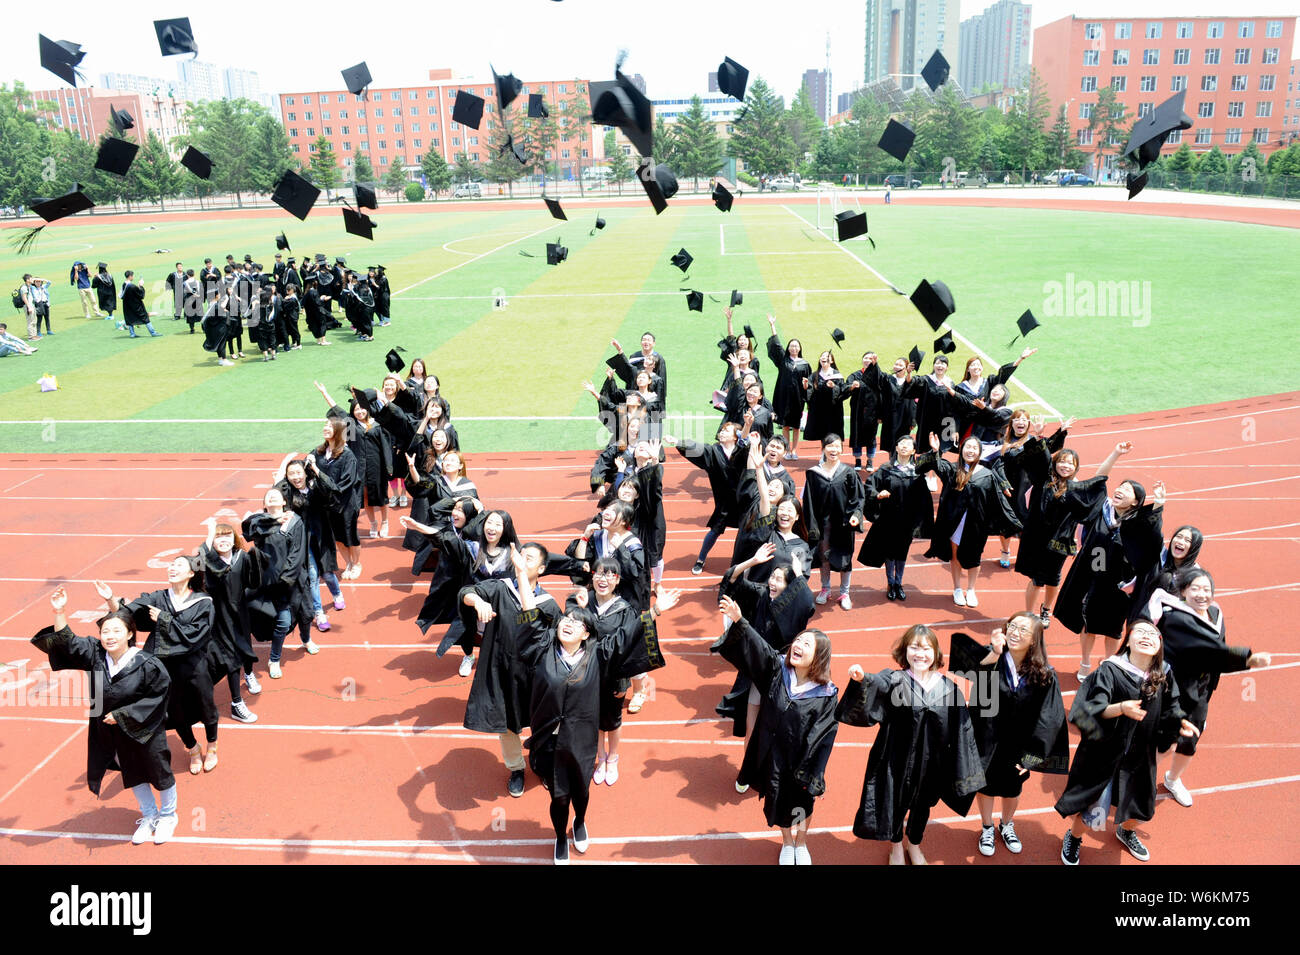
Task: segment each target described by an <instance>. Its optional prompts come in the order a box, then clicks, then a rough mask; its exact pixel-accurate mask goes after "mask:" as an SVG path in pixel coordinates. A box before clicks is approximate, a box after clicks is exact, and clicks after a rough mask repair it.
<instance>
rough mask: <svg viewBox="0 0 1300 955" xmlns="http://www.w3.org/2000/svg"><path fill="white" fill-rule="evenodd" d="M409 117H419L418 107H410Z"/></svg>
mask: <svg viewBox="0 0 1300 955" xmlns="http://www.w3.org/2000/svg"><path fill="white" fill-rule="evenodd" d="M411 115H412V116H419V115H420V107H418V106H412V107H411Z"/></svg>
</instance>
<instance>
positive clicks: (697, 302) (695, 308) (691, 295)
mask: <svg viewBox="0 0 1300 955" xmlns="http://www.w3.org/2000/svg"><path fill="white" fill-rule="evenodd" d="M686 307H687V308H689V309H690V310H691V311H692V312H702V311H704V294H703V293H702V292H697V291H695V290H694V289H692V290H691V291H689V292H687V293H686Z"/></svg>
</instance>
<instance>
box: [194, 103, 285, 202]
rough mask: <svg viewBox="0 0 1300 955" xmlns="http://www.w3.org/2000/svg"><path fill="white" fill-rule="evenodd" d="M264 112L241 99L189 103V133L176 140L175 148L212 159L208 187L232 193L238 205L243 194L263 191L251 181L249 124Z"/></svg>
mask: <svg viewBox="0 0 1300 955" xmlns="http://www.w3.org/2000/svg"><path fill="white" fill-rule="evenodd" d="M264 111H265V110H264V108H263V107H262V105H261V104H260V103H252V102H250V101H248V100H245V99H238V100H225V99H218V100H206V101H204V102H201V103H191V104H190V105H189V109H188V111H187V113H186V118H187V121H188V123H189V127H190V131H189V134H188V135H186V136H179V137H177V139H176V142H177V144H178V145H182V146H193V147H195V148H196V149H199V150H201V151H202V152H204V153H207V155H208V157H209V158H210V159H211V160H212V179H211V183H212V185H213V186H214V187H215V188H217V189H219V190H221V191H223V192H233V193H234V194H235V202H236V203H237V204H238V205H240V206H242V205H243V204H244V201H243V193H245V192H250V191H252V192H257V191H265V190H264V189H259V186H258V184H257V183H254V182H253V178H254V176H253V169H254V166H255V164H256V160H257V155H256V152H255V150H254V149H253V147H252V142H253V136H252V127H253V122H254V119H255V118H256V116H257V115H259V114H260V112H264Z"/></svg>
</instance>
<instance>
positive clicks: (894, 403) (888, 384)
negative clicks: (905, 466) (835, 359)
mask: <svg viewBox="0 0 1300 955" xmlns="http://www.w3.org/2000/svg"><path fill="white" fill-rule="evenodd" d="M867 377H868V379H869V380H870V381H871V382H872V383H873V384H874V386H875V391H876V400H877V404H876V413H877V415H878V416H879V418H880V450H881V451H884V452H885V453H886V454H891V455H892V454H893V453H894V445H896V444H897V443H898V439H899V438H901V437H903V436H904V435H906V434H911V432H912V425H913V424H915V423H916V402H915V401H912V400H911V399H910V398H908V397H905V395H904V392H905V390H906V387H907V379H906V378H905V379H903V381H901V382H900V381H899V380H898V379H897V378H895V377H894V376H893V375H889V374H885V373H884V372H882V371H881V370H880V368H879V367H877V366H876V365H872V366H871V367H869V368H868V369H867ZM927 440H928V439H927Z"/></svg>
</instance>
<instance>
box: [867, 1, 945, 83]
mask: <svg viewBox="0 0 1300 955" xmlns="http://www.w3.org/2000/svg"><path fill="white" fill-rule="evenodd" d="M960 21H961V0H867V35H866V59H865V62H864V67H865V72H864V74H863V82H865V83H873V82H875V81H877V80H883V79H884V78H885V77H887V76H893V77H894V78H895V79H896V80H897V81H898V85H899V87H900V88H902V89H904V90H910V89H911V88H912V87H913V86H915V85H916V83H917V82H918V81H919V76H918V74H919V73H920V72H921V67H923V66H925V64H926V61H927V60H929V59H930V57H931V56H932V55H933V54H934V51H935V50H939V51H940V52H941V53H943V56H944V59H946V60H947V61H948V65H949V66H950V67H951V69H952V73H953V76H954V77H955V76H956V75H957V71H958V66H959V64H958V54H959V52H960V48H959V44H958V27H959V25H960Z"/></svg>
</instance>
